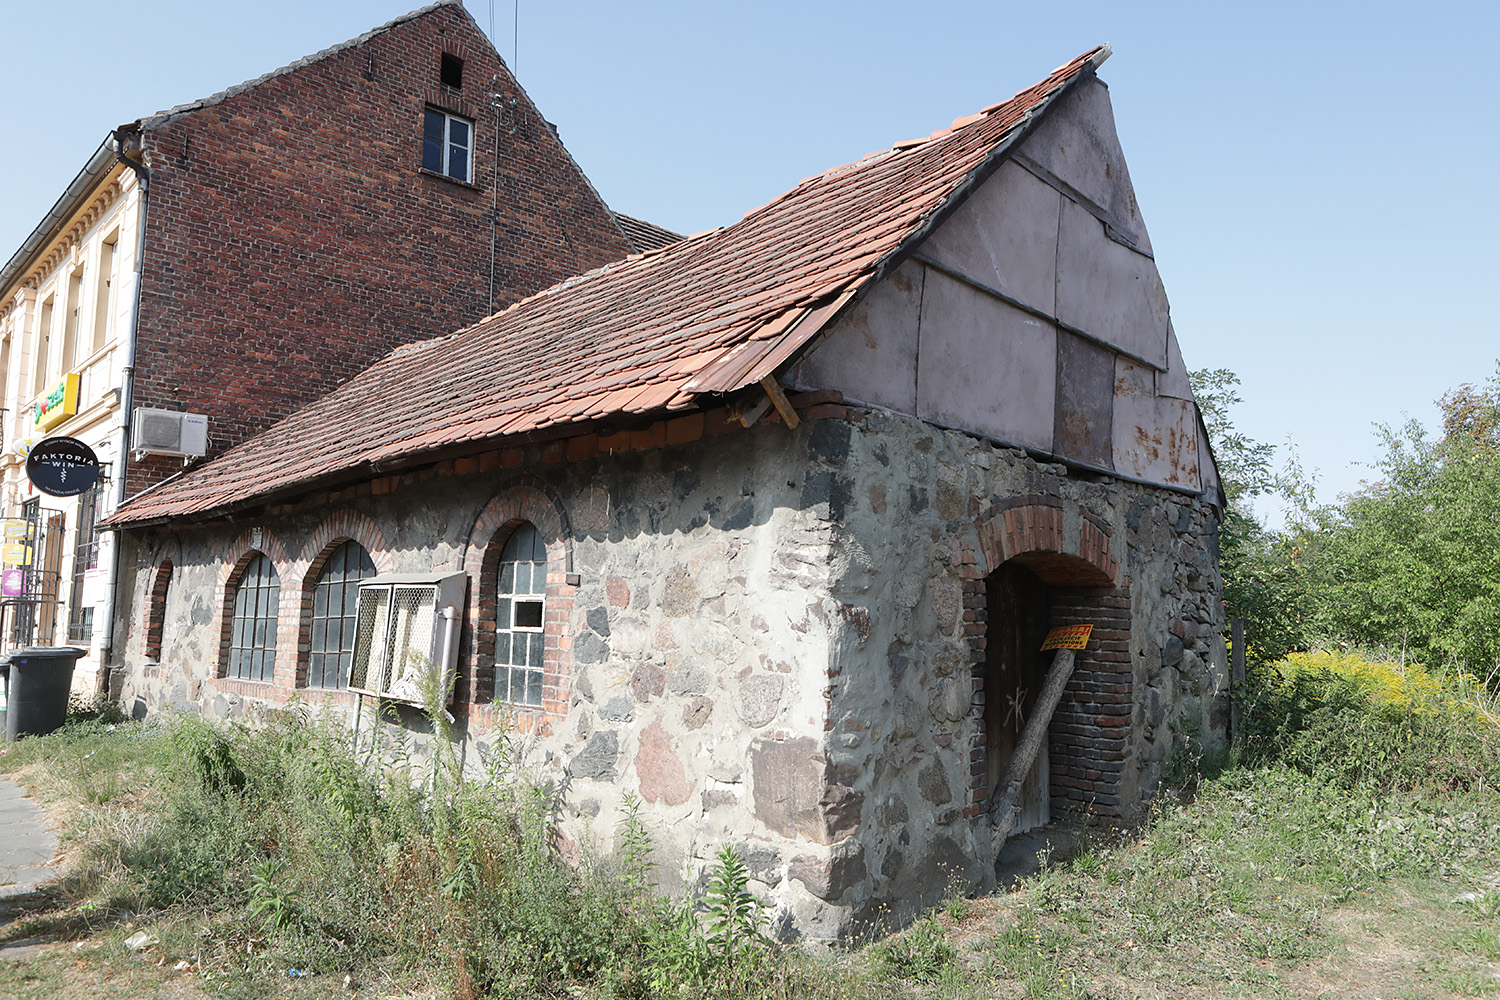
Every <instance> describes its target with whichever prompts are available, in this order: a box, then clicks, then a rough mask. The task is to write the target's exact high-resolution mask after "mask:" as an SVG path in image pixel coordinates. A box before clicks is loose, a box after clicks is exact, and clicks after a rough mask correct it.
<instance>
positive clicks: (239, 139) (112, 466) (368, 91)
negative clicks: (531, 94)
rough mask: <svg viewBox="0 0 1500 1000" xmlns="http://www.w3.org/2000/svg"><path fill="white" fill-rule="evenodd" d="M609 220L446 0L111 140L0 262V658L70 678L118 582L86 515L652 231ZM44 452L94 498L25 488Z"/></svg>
mask: <svg viewBox="0 0 1500 1000" xmlns="http://www.w3.org/2000/svg"><path fill="white" fill-rule="evenodd" d="M499 192H503V196H502V195H501V194H500V193H499ZM622 219H623V224H625V225H629V226H630V227H631V233H632V237H627V235H626V233H625V232H624V230H623V229H622V220H617V218H616V217H615V216H613V215H612V214H611V213H610V211H609V209H608V208H607V207H606V206H605V205H604V203H603V202H602V201H601V200H600V199H599V196H598V194H597V193H596V192H595V191H594V189H593V187H592V186H591V185H590V184H589V182H588V180H587V178H585V177H584V175H583V173H582V171H581V170H580V169H579V168H578V166H577V164H576V163H574V162H573V160H572V158H571V157H570V156H569V155H568V153H567V151H566V150H565V149H564V148H563V146H562V144H561V143H560V142H559V140H558V138H557V135H556V134H555V131H554V130H553V129H552V128H551V127H550V126H549V125H548V123H547V122H546V121H545V120H544V119H543V118H542V117H541V115H540V114H539V113H538V112H537V110H536V108H535V107H534V106H533V105H532V104H531V102H530V100H529V99H528V98H527V96H526V94H525V93H524V92H523V91H522V90H521V88H520V86H519V85H518V84H517V83H516V82H515V80H514V79H513V78H512V77H511V75H510V73H509V71H508V70H507V69H506V67H505V66H504V64H503V63H502V62H501V60H500V57H499V56H498V55H497V54H496V52H495V50H494V48H493V47H492V46H491V45H490V43H489V41H488V39H487V38H486V37H485V36H484V34H483V32H482V31H481V30H480V29H479V28H478V26H477V25H476V24H475V23H474V20H473V18H472V17H471V16H470V15H469V14H468V13H467V12H466V11H465V10H464V8H463V5H462V4H461V3H460V2H459V0H440V2H438V3H434V4H432V5H431V6H428V7H424V8H422V9H420V10H417V11H414V12H412V13H411V14H408V15H405V16H404V17H400V18H397V19H395V20H393V21H391V22H390V23H388V24H385V25H382V26H380V27H378V28H375V29H374V30H372V31H369V32H367V33H365V34H364V35H361V36H359V37H358V38H354V39H351V40H350V41H347V42H344V43H342V44H340V45H335V46H333V47H331V48H328V49H325V50H323V51H322V52H319V53H316V54H315V55H312V56H309V57H307V58H305V59H301V60H299V61H297V62H295V63H293V64H291V65H289V66H285V67H282V68H281V69H278V70H275V71H274V72H271V73H268V74H266V75H265V76H262V77H260V78H258V79H255V80H251V81H249V82H247V83H243V84H240V85H238V86H235V87H231V88H230V89H228V90H225V91H223V92H221V93H218V94H215V95H213V96H212V97H208V98H205V99H203V100H200V101H195V102H193V103H190V104H185V105H182V106H180V107H176V108H173V109H171V110H170V111H165V112H161V113H159V114H156V115H152V116H149V117H147V118H142V119H140V120H138V121H136V122H133V123H132V124H129V125H125V126H122V127H120V128H119V129H116V130H114V131H113V132H111V133H110V134H109V136H108V137H106V139H105V141H104V143H103V144H101V146H100V147H99V149H98V151H97V152H95V154H94V155H93V156H92V157H91V158H90V159H89V161H88V163H87V164H86V165H85V166H84V169H83V170H82V171H81V172H80V173H79V175H78V176H77V177H76V178H75V179H74V180H73V181H72V183H71V184H70V185H69V186H68V188H67V189H66V191H65V192H64V193H63V195H62V196H61V198H59V200H58V201H57V203H56V205H55V206H54V207H53V209H52V210H51V211H50V212H49V213H48V215H47V217H46V218H45V219H43V220H42V221H41V223H40V224H39V225H38V226H37V228H36V229H35V231H34V232H33V233H32V234H31V235H30V237H28V239H27V240H26V242H25V243H24V244H23V245H22V246H21V247H20V248H19V249H18V250H16V252H15V254H14V255H13V256H12V257H11V258H10V260H9V261H8V262H7V263H6V264H5V266H4V268H3V270H0V379H3V383H0V384H3V389H4V392H3V397H4V398H3V401H0V406H3V407H4V424H5V427H4V428H3V431H4V442H5V449H4V455H3V457H0V474H3V486H0V488H3V498H0V499H3V507H4V510H3V511H0V513H3V514H4V515H6V516H7V517H10V518H14V519H16V520H15V523H14V524H13V525H12V530H11V534H12V535H13V536H14V537H13V538H11V539H9V541H11V542H12V544H11V545H10V547H8V548H7V549H6V555H7V556H9V557H11V558H9V559H8V560H7V566H8V567H10V568H11V569H12V570H13V572H12V574H11V576H10V577H7V579H13V580H14V582H15V587H14V588H12V589H16V590H18V592H17V593H14V594H12V593H7V594H6V601H7V617H6V619H5V620H4V621H3V622H0V625H3V626H4V628H5V630H6V634H5V635H4V637H3V638H4V643H3V644H4V645H5V646H7V647H9V646H13V645H21V646H25V645H32V644H36V643H40V644H44V645H46V644H51V643H54V642H62V641H67V642H70V643H73V644H76V645H82V646H86V647H90V648H91V655H90V658H89V659H87V660H85V661H82V662H81V664H80V667H81V669H80V670H79V671H78V673H77V677H78V679H79V681H80V683H81V684H83V685H87V686H91V683H90V680H91V677H92V675H93V674H94V670H93V669H92V668H94V667H96V666H98V665H101V664H103V663H106V662H108V661H109V659H110V651H109V650H108V649H104V648H100V647H102V646H104V645H106V644H107V643H106V642H105V641H104V640H105V639H106V637H107V636H109V635H110V633H111V629H110V626H109V622H110V621H111V619H112V609H113V606H114V605H113V592H114V590H113V588H114V580H115V576H114V562H113V550H112V545H111V543H110V542H109V540H108V539H105V540H103V541H102V544H101V540H100V539H99V538H98V537H97V536H96V535H95V533H94V530H93V516H94V513H95V512H96V511H97V512H101V513H105V512H108V511H110V510H112V509H113V508H114V507H115V506H116V504H117V503H119V502H120V501H121V500H123V499H124V498H125V497H126V496H128V495H133V494H134V493H136V492H139V491H140V490H141V489H144V488H146V487H148V486H150V485H151V484H153V483H156V482H159V481H161V480H162V479H163V478H166V477H167V476H169V475H171V474H174V473H177V472H180V471H182V469H183V467H184V458H183V454H184V453H185V454H187V455H193V454H202V453H203V450H206V451H207V453H208V455H209V456H212V455H214V454H217V453H220V452H222V451H224V450H225V449H226V448H228V447H230V446H232V445H234V444H236V443H238V442H239V441H241V440H244V439H245V438H246V437H248V436H249V435H251V434H253V433H255V432H257V431H259V430H262V429H264V428H265V427H267V426H269V425H270V424H272V423H274V422H275V421H276V420H278V419H280V418H281V417H284V416H286V415H287V414H288V413H290V412H292V411H293V410H294V409H296V408H297V407H299V406H301V405H303V404H304V403H307V402H309V401H311V400H313V399H316V398H317V397H319V396H321V395H323V394H325V393H327V392H328V391H330V390H331V389H333V388H334V387H335V386H337V385H339V384H340V383H341V382H343V381H346V380H347V379H349V378H351V377H352V376H354V375H355V374H357V373H358V372H360V371H362V370H363V369H364V368H365V367H367V366H368V365H369V364H370V363H372V362H373V361H375V360H376V359H377V358H379V357H380V356H381V355H383V354H385V353H386V352H387V351H389V350H390V349H391V348H392V347H394V346H396V345H397V344H401V343H405V342H408V341H411V340H417V339H422V338H426V337H432V336H436V335H439V334H442V333H446V332H449V331H451V330H453V329H454V328H456V327H458V326H461V325H463V324H465V323H470V322H473V321H474V320H477V319H479V318H480V317H482V316H485V315H488V314H489V313H491V312H493V311H494V310H495V309H497V308H499V307H501V306H503V305H505V304H507V303H510V302H514V301H515V300H517V299H519V298H521V297H522V296H524V295H528V294H531V293H533V292H536V291H538V290H540V289H542V288H545V287H546V286H548V285H551V284H553V283H555V282H557V281H559V280H561V279H563V278H565V277H567V276H569V275H571V274H575V273H577V272H579V271H581V270H586V269H588V268H590V267H595V266H598V265H600V264H603V263H605V262H606V261H609V260H613V259H616V258H618V257H621V256H624V255H625V254H627V253H630V252H631V251H632V250H633V249H635V248H636V246H637V242H633V239H634V240H635V241H643V245H649V244H650V243H652V242H653V241H659V239H660V238H661V236H662V233H661V231H660V230H657V229H656V228H655V227H652V226H650V225H649V224H646V223H641V222H639V221H638V220H634V219H628V218H623V217H622ZM666 235H667V236H668V237H670V234H666ZM138 408H145V409H147V410H156V411H168V414H167V416H166V417H165V420H166V422H167V424H168V425H169V426H170V425H171V424H172V423H173V422H174V421H177V420H179V419H180V418H179V417H177V416H175V415H176V414H181V413H192V414H199V415H201V416H202V417H204V418H206V420H204V421H203V422H202V423H200V424H197V428H198V432H197V433H198V438H199V440H198V441H197V442H196V444H194V443H188V442H177V443H178V444H182V445H184V446H183V447H177V448H172V447H162V446H161V442H160V441H152V440H148V439H146V438H142V437H141V436H140V435H135V436H134V437H133V436H132V419H134V416H135V412H136V410H137V409H138ZM147 419H156V420H157V423H161V422H162V418H147ZM205 433H206V440H204V435H205ZM51 435H68V436H73V437H77V438H79V439H80V440H83V441H84V442H85V443H86V444H88V445H90V446H91V447H92V448H93V449H94V451H95V452H96V453H97V454H98V455H99V457H100V459H101V461H102V462H103V463H105V464H106V466H107V476H108V481H107V482H104V483H101V485H100V488H99V489H98V490H96V491H94V492H91V493H89V494H86V495H85V496H83V497H82V498H77V499H74V498H69V499H63V500H54V499H53V498H49V497H40V496H38V494H36V493H35V491H33V490H31V489H30V486H29V484H28V482H27V479H26V473H25V467H24V466H25V454H26V450H27V449H28V448H29V447H30V445H31V444H33V443H35V442H36V441H38V440H40V439H41V438H43V437H47V436H51ZM148 437H149V436H148ZM16 539H21V540H22V541H23V542H25V544H15V542H16ZM18 574H19V575H18ZM96 621H97V622H99V628H97V629H96V628H95V627H94V625H95V622H96ZM64 623H66V626H67V631H66V634H65V635H64V634H63V630H62V626H63V625H64Z"/></svg>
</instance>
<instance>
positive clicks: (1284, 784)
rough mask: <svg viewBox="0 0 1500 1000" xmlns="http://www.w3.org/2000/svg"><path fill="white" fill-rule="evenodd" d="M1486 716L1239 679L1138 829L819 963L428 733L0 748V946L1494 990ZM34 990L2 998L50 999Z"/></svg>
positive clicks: (1342, 689) (1428, 694)
mask: <svg viewBox="0 0 1500 1000" xmlns="http://www.w3.org/2000/svg"><path fill="white" fill-rule="evenodd" d="M1465 685H1467V686H1465ZM1487 698H1488V696H1487V695H1486V694H1485V692H1484V691H1483V689H1482V687H1481V686H1478V685H1476V684H1474V683H1473V682H1472V680H1468V681H1464V680H1462V679H1458V678H1455V677H1453V676H1452V675H1449V676H1448V677H1446V678H1445V677H1443V676H1441V675H1438V674H1432V673H1428V672H1426V671H1423V670H1421V669H1420V668H1417V667H1414V666H1413V665H1411V664H1410V663H1408V664H1406V665H1405V666H1402V665H1401V664H1400V662H1399V661H1397V662H1394V663H1387V662H1379V661H1377V660H1372V659H1369V658H1365V657H1358V656H1352V655H1347V654H1343V655H1326V654H1325V655H1304V656H1294V657H1291V658H1289V659H1288V660H1286V661H1284V662H1283V663H1280V664H1278V665H1276V667H1275V669H1274V670H1267V671H1263V672H1260V673H1259V674H1258V680H1257V681H1256V683H1255V684H1254V685H1253V686H1252V688H1251V690H1250V691H1249V692H1248V693H1247V695H1246V701H1245V705H1244V708H1245V716H1246V718H1247V719H1248V720H1249V723H1248V725H1247V727H1246V730H1247V731H1246V733H1245V735H1244V739H1243V740H1242V741H1241V742H1240V743H1239V744H1238V745H1237V747H1236V749H1235V752H1234V754H1233V755H1232V757H1231V759H1230V760H1229V761H1228V762H1227V766H1226V767H1225V768H1224V769H1223V770H1222V771H1221V772H1219V773H1217V774H1213V775H1208V776H1203V775H1200V776H1199V779H1198V780H1197V782H1196V783H1195V785H1194V786H1193V792H1192V795H1191V796H1190V797H1189V796H1182V797H1178V796H1176V795H1174V794H1172V793H1171V792H1170V791H1168V792H1166V793H1164V794H1163V795H1162V796H1161V798H1160V800H1159V802H1158V807H1157V809H1156V811H1155V813H1154V814H1153V816H1152V818H1151V820H1150V822H1149V823H1148V824H1147V825H1146V826H1145V827H1144V828H1143V829H1141V830H1139V831H1096V834H1095V836H1094V839H1093V840H1092V842H1091V843H1089V844H1088V845H1087V846H1086V848H1085V849H1084V850H1083V851H1082V852H1081V853H1079V854H1078V855H1076V856H1075V857H1073V858H1072V859H1071V860H1070V861H1066V862H1063V863H1055V864H1052V865H1048V866H1044V869H1043V871H1042V872H1041V873H1040V874H1039V875H1037V876H1035V877H1033V878H1031V879H1028V880H1026V881H1024V882H1023V883H1022V884H1021V885H1020V887H1019V888H1018V889H1017V890H1015V891H1013V892H1010V893H1005V894H999V895H996V896H992V897H988V898H979V899H968V898H965V897H964V896H963V894H962V892H961V891H958V889H957V887H953V890H952V891H950V894H949V897H948V899H947V900H946V901H945V902H944V904H943V905H942V906H940V907H938V908H936V909H934V910H933V911H932V912H930V913H929V914H927V915H926V916H924V917H922V918H920V919H919V920H917V921H916V922H915V923H914V924H912V925H911V926H910V927H908V928H906V929H905V930H904V931H902V932H901V933H899V934H896V935H893V936H891V937H888V938H886V939H884V940H880V941H876V942H873V943H872V944H870V945H869V946H867V947H864V948H859V949H854V950H851V951H849V952H848V953H846V954H844V955H842V956H840V957H837V958H835V959H827V958H825V959H817V958H814V957H812V956H809V955H807V954H804V953H803V952H802V951H801V950H799V949H797V948H777V947H776V946H774V945H773V944H772V943H771V942H770V940H769V939H768V937H767V926H766V923H765V913H764V911H763V909H762V907H761V906H760V905H759V903H758V902H757V901H756V899H755V897H754V894H753V891H752V886H753V885H754V883H753V882H752V881H751V880H750V877H749V874H748V872H747V871H746V870H745V867H744V865H743V863H742V861H741V860H740V859H739V858H738V857H737V856H736V855H735V854H734V852H733V851H731V850H729V849H727V848H726V849H722V850H720V851H719V852H718V855H717V860H716V864H715V866H714V868H713V870H712V872H711V878H710V879H709V881H708V885H707V891H706V894H705V896H704V897H703V898H702V899H700V900H697V901H696V903H694V902H693V901H687V900H675V901H674V900H671V899H668V898H666V897H665V896H663V895H661V894H660V893H659V892H658V891H657V890H656V884H655V883H656V870H657V860H656V854H655V851H654V849H653V847H652V845H651V837H650V834H649V831H648V830H647V829H646V827H645V825H644V823H643V822H642V820H641V818H640V813H639V804H638V803H634V802H632V801H629V800H627V802H626V808H625V809H624V811H623V815H622V818H621V820H620V824H619V827H618V829H617V830H616V831H615V834H616V836H615V838H614V839H615V843H616V844H617V845H618V849H617V851H616V853H615V855H614V856H613V857H611V858H601V859H595V858H590V857H589V856H587V855H586V854H584V855H582V856H580V855H577V854H574V855H573V856H572V857H571V860H568V859H565V858H564V856H563V854H562V852H561V851H560V850H559V844H558V843H557V842H556V840H555V838H554V831H553V827H552V824H551V817H552V815H553V812H554V807H555V803H554V802H553V800H552V792H551V791H550V790H549V789H546V788H542V787H538V786H536V785H535V784H533V783H531V782H528V781H526V780H524V779H523V778H522V777H521V776H520V775H518V774H517V773H515V771H514V769H513V768H507V767H506V766H504V761H503V759H502V760H501V761H497V764H496V767H495V768H494V769H493V773H492V774H491V775H489V777H488V780H485V781H480V782H460V781H459V780H457V772H456V769H455V768H456V764H455V763H454V762H452V761H451V759H449V760H447V763H445V759H446V758H445V754H446V753H447V751H446V750H444V749H443V748H444V746H445V745H446V744H445V743H441V742H437V741H434V743H432V744H429V747H430V749H424V748H422V747H419V746H418V745H416V744H414V743H410V742H407V743H402V742H399V741H397V742H392V743H391V744H390V745H388V746H386V747H385V748H384V750H385V752H384V754H383V755H382V756H374V757H370V758H369V759H368V760H367V759H366V756H367V754H366V751H367V749H368V748H364V749H363V750H362V749H360V748H357V747H356V745H355V744H354V743H353V741H352V740H351V739H350V736H349V733H348V732H347V730H344V729H340V728H338V727H336V726H325V725H322V724H318V723H316V722H313V721H309V720H308V719H307V718H305V717H304V716H302V715H299V714H296V713H289V714H285V715H282V716H279V717H277V718H275V719H273V720H269V721H268V722H267V724H266V725H264V726H261V727H257V728H246V727H239V726H235V727H229V728H217V727H215V726H212V725H210V724H208V723H205V722H202V721H199V720H194V719H167V720H163V721H161V722H157V723H152V724H147V725H140V724H120V725H115V726H113V727H111V725H109V724H105V723H102V722H98V721H92V722H86V723H79V724H74V725H71V726H69V727H68V728H66V729H64V730H63V731H61V732H59V733H57V734H54V735H53V736H49V737H45V738H43V739H27V740H24V741H21V742H20V743H18V744H14V745H11V746H8V747H7V748H6V749H5V751H4V752H3V753H0V768H4V769H6V770H10V771H16V770H20V771H22V772H24V773H25V774H26V775H27V777H28V780H30V781H32V782H33V783H35V784H36V785H37V787H38V788H39V789H43V790H45V789H51V790H52V794H56V795H59V796H65V797H66V798H67V799H69V800H70V801H72V802H75V803H78V804H79V805H78V806H77V807H76V809H75V812H74V813H73V817H72V820H71V822H70V825H69V830H70V832H71V833H72V835H74V836H75V837H76V838H77V849H78V852H79V858H78V861H77V866H76V868H75V869H74V875H73V876H72V878H71V879H70V880H69V881H68V882H66V883H65V892H64V894H63V896H62V898H61V899H59V901H58V905H57V906H56V907H55V908H54V909H52V910H49V911H45V912H42V913H38V914H34V915H32V916H30V917H27V918H24V919H20V920H17V921H15V922H13V923H12V924H11V925H10V926H8V927H4V928H3V929H0V940H4V939H9V940H15V939H20V938H36V937H45V936H48V935H51V936H53V937H57V938H61V939H69V938H75V937H76V938H89V937H90V936H92V937H93V938H95V939H97V938H98V937H99V936H100V935H103V936H104V938H105V939H106V940H107V941H109V942H112V943H111V944H108V945H106V946H105V947H103V948H102V949H101V954H103V955H105V956H106V960H108V961H114V962H123V963H126V964H129V963H131V962H134V965H133V966H132V967H134V968H138V969H142V970H153V971H154V970H155V968H156V967H155V966H153V965H150V964H149V963H148V962H147V961H143V960H142V959H141V958H135V959H131V958H130V956H129V954H128V952H127V950H126V948H125V946H124V944H123V942H124V940H125V938H126V936H127V935H128V934H129V933H132V932H139V931H141V930H143V929H144V930H146V931H149V934H150V937H151V939H154V940H155V941H156V943H155V944H154V945H148V946H147V949H148V950H147V951H146V952H145V957H146V958H148V959H149V958H150V956H157V957H158V958H159V959H160V960H161V961H162V962H163V966H164V968H170V967H171V966H172V964H174V963H177V962H184V963H187V965H188V967H189V968H190V969H191V970H192V972H191V973H189V974H192V975H195V976H196V977H197V981H199V982H201V983H202V984H204V985H205V986H207V987H208V988H209V991H210V992H211V993H212V994H213V995H216V996H224V997H251V996H255V997H266V996H282V997H293V996H311V995H324V994H323V993H320V992H317V990H318V989H319V984H321V988H323V989H325V990H326V991H329V992H332V993H341V992H347V991H345V990H344V988H343V986H342V985H341V984H342V983H343V980H344V977H345V976H348V977H350V983H351V984H353V985H355V986H356V987H357V989H358V990H359V991H360V992H361V994H362V995H377V996H406V995H413V994H415V995H421V996H433V997H481V996H493V997H547V996H577V997H596V998H605V997H632V998H647V997H674V998H675V997H710V996H711V997H721V996H723V997H745V998H750V997H766V998H791V997H799V998H800V997H812V998H827V1000H844V998H850V1000H852V998H860V1000H867V998H868V997H870V996H881V997H887V996H891V997H912V998H918V997H932V998H954V1000H958V998H964V1000H968V998H978V997H986V998H988V997H993V996H1016V997H1042V998H1084V997H1096V998H1104V997H1126V996H1138V995H1160V994H1161V992H1162V991H1167V992H1177V993H1186V994H1194V993H1196V994H1197V995H1203V996H1210V995H1211V996H1216V997H1217V996H1236V995H1238V996H1289V995H1290V996H1308V997H1314V996H1326V995H1345V994H1348V993H1353V992H1357V989H1356V987H1359V986H1361V985H1363V986H1369V984H1370V971H1369V967H1370V962H1371V961H1372V960H1371V958H1370V956H1369V954H1368V950H1369V949H1371V948H1375V949H1378V950H1380V953H1379V955H1378V962H1377V963H1376V964H1378V966H1379V967H1380V968H1381V969H1384V970H1385V971H1384V972H1382V973H1380V978H1378V981H1377V982H1376V983H1375V989H1376V992H1377V993H1378V995H1438V994H1441V995H1457V996H1477V997H1484V996H1497V995H1500V941H1497V939H1496V937H1495V931H1494V921H1495V917H1496V915H1497V914H1500V860H1497V859H1500V796H1497V795H1496V792H1495V780H1496V778H1497V777H1500V775H1497V773H1496V767H1497V763H1496V762H1497V760H1500V752H1497V750H1500V742H1497V741H1500V729H1497V727H1496V724H1495V720H1494V717H1493V705H1492V703H1491V702H1490V701H1488V700H1487ZM381 760H384V761H385V763H383V764H382V763H379V761H381ZM1398 942H1399V947H1397V943H1398ZM78 954H79V953H74V952H69V953H68V955H67V956H65V957H64V959H66V960H70V961H77V955H78ZM85 954H87V953H85ZM62 960H63V959H60V961H62ZM6 969H7V967H6V966H5V965H4V963H0V990H4V989H6V988H8V987H7V985H6V984H7V983H8V982H9V981H8V980H7V979H6V978H5V977H6V976H7V975H8V974H9V973H7V971H6ZM156 974H157V975H165V974H166V973H165V972H156ZM60 976H63V972H61V971H58V969H57V968H55V967H53V966H45V967H41V968H39V969H37V970H36V971H35V972H34V973H33V974H31V977H30V978H28V979H26V980H25V981H24V983H23V982H22V981H21V980H20V979H17V980H16V992H17V993H18V995H24V991H23V987H25V988H26V989H30V988H31V987H30V986H26V984H28V983H29V984H35V989H36V990H39V991H46V995H48V996H51V995H55V989H56V986H57V983H58V982H60V981H61V980H60V979H58V978H57V977H60ZM63 978H66V977H63ZM309 991H311V992H309ZM37 995H42V993H40V992H39V993H38V994H37Z"/></svg>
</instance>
